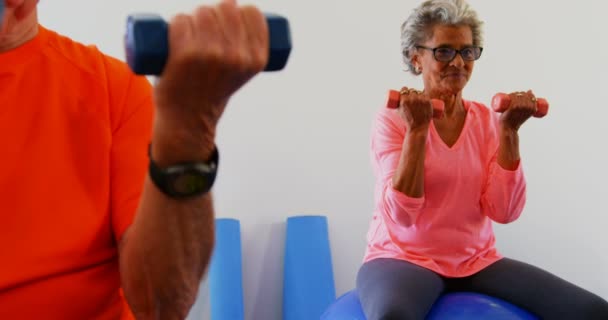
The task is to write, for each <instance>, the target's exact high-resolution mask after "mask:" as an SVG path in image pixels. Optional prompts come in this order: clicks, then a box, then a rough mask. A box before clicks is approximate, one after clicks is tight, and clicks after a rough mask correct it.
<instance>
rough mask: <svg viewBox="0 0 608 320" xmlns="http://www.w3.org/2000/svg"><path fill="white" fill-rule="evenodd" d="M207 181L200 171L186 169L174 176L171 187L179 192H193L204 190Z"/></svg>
mask: <svg viewBox="0 0 608 320" xmlns="http://www.w3.org/2000/svg"><path fill="white" fill-rule="evenodd" d="M208 183H209V181H208V179H205V177H204V176H202V175H201V174H200V173H196V172H188V171H186V172H184V173H183V174H181V175H178V176H175V177H174V180H173V183H172V187H173V190H174V191H175V192H177V193H179V194H195V193H198V192H201V191H202V190H206V188H207V185H208Z"/></svg>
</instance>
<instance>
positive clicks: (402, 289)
mask: <svg viewBox="0 0 608 320" xmlns="http://www.w3.org/2000/svg"><path fill="white" fill-rule="evenodd" d="M357 291H358V293H359V298H360V299H361V305H362V307H363V310H364V312H365V315H366V316H367V319H368V320H388V319H399V320H406V319H424V318H425V316H426V314H427V313H428V312H429V310H430V308H431V306H432V305H433V303H434V302H435V300H436V299H437V298H438V297H439V295H440V294H441V293H443V292H453V291H470V292H478V293H483V294H486V295H489V296H493V297H497V298H500V299H503V300H506V301H509V302H511V303H513V304H515V305H517V306H520V307H522V308H524V309H526V310H528V311H529V312H532V313H534V314H536V315H538V316H539V317H540V318H541V319H546V320H553V319H555V320H570V319H576V320H578V319H580V320H587V319H589V320H593V319H598V320H599V319H602V320H606V319H608V302H606V301H605V300H604V299H602V298H600V297H599V296H597V295H595V294H593V293H591V292H589V291H586V290H584V289H582V288H579V287H577V286H575V285H574V284H572V283H569V282H567V281H565V280H562V279H560V278H558V277H556V276H554V275H552V274H550V273H548V272H546V271H544V270H541V269H539V268H537V267H534V266H531V265H529V264H525V263H523V262H519V261H515V260H511V259H507V258H503V259H501V260H499V261H498V262H495V263H494V264H492V265H490V266H488V267H486V268H485V269H484V270H482V271H480V272H478V273H476V274H474V275H472V276H469V277H465V278H446V277H443V276H440V275H438V274H437V273H435V272H433V271H431V270H429V269H426V268H422V267H419V266H417V265H414V264H412V263H409V262H406V261H401V260H396V259H375V260H372V261H369V262H367V263H364V264H363V266H361V268H360V269H359V273H358V275H357Z"/></svg>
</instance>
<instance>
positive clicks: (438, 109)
mask: <svg viewBox="0 0 608 320" xmlns="http://www.w3.org/2000/svg"><path fill="white" fill-rule="evenodd" d="M400 101H401V93H399V91H396V90H389V92H388V101H387V102H386V107H387V108H389V109H397V108H399V102H400ZM431 104H432V105H433V117H435V118H441V117H442V116H443V109H444V105H443V101H441V100H438V99H431Z"/></svg>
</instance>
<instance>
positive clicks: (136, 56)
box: [0, 0, 291, 75]
mask: <svg viewBox="0 0 608 320" xmlns="http://www.w3.org/2000/svg"><path fill="white" fill-rule="evenodd" d="M0 1H2V0H0ZM265 17H266V22H267V25H268V36H269V47H270V48H269V57H268V63H267V64H266V67H265V69H264V71H277V70H281V69H283V68H284V67H285V65H286V64H287V60H288V58H289V54H290V53H291V33H290V30H289V22H288V20H287V19H286V18H284V17H282V16H279V15H276V14H271V13H266V14H265ZM124 41H125V50H126V55H127V63H128V64H129V67H131V69H132V70H133V72H135V73H136V74H140V75H160V74H161V73H162V71H163V69H164V67H165V64H166V62H167V56H168V55H169V25H168V24H167V23H166V22H165V21H164V20H163V19H162V17H160V16H159V15H154V14H134V15H130V16H129V17H128V18H127V31H126V35H125V39H124Z"/></svg>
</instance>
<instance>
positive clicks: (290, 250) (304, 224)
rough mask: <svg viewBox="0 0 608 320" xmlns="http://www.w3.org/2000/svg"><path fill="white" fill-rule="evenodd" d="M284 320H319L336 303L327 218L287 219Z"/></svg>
mask: <svg viewBox="0 0 608 320" xmlns="http://www.w3.org/2000/svg"><path fill="white" fill-rule="evenodd" d="M286 233H287V234H286V240H285V258H284V266H283V267H284V270H283V320H311V319H319V317H320V316H321V314H322V313H323V312H324V311H325V310H326V309H327V307H329V306H330V305H331V303H332V302H333V301H334V300H335V299H336V290H335V287H334V275H333V269H332V260H331V251H330V246H329V234H328V228H327V218H326V217H324V216H297V217H290V218H288V219H287V232H286Z"/></svg>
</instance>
